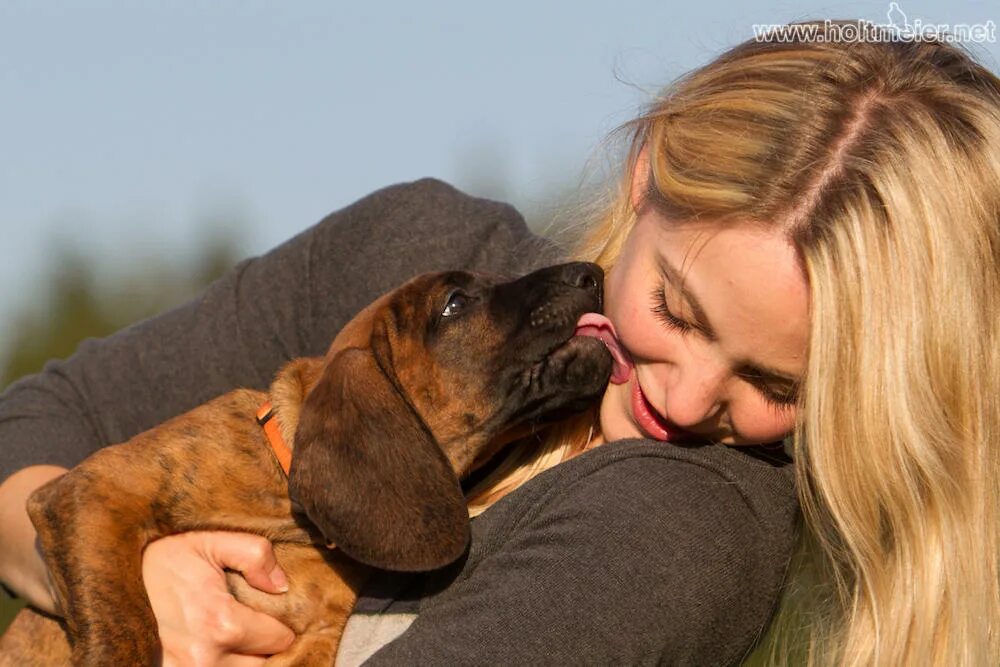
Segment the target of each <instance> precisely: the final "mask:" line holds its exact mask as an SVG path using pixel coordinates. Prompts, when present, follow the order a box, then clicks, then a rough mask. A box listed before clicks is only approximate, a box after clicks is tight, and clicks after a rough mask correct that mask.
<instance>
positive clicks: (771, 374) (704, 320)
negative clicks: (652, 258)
mask: <svg viewBox="0 0 1000 667" xmlns="http://www.w3.org/2000/svg"><path fill="white" fill-rule="evenodd" d="M658 259H659V262H658V263H659V265H660V271H661V273H663V276H664V277H665V278H666V279H667V280H669V281H670V284H671V285H673V286H674V289H676V290H677V291H678V292H680V294H681V296H682V297H684V299H685V300H686V301H687V302H688V305H689V306H690V307H691V314H692V315H693V316H694V319H695V321H694V322H692V323H691V324H692V325H693V326H694V327H695V328H696V329H698V330H699V331H700V332H701V333H702V334H703V335H704V336H705V337H706V338H707V339H708V340H710V341H713V342H716V341H718V340H719V337H718V335H717V334H716V333H715V329H714V328H713V327H712V323H711V322H709V321H708V315H706V314H705V309H704V308H702V307H701V302H700V301H698V297H696V296H695V295H694V292H692V291H691V290H689V289H688V288H687V285H686V284H685V281H684V279H683V278H682V277H681V274H680V272H679V271H677V269H675V268H674V267H673V266H671V264H670V262H669V261H667V258H666V257H663V256H662V255H659V256H658ZM735 369H736V370H735V372H736V373H737V374H738V375H742V376H744V377H750V378H753V379H755V380H758V381H761V382H775V383H779V384H785V385H789V386H793V385H797V384H798V383H799V382H800V379H799V378H797V377H795V376H794V375H789V374H788V373H784V372H782V371H780V370H778V369H776V368H771V367H769V366H766V365H763V364H759V363H757V362H755V361H751V360H750V359H740V360H738V361H737V362H736V364H735Z"/></svg>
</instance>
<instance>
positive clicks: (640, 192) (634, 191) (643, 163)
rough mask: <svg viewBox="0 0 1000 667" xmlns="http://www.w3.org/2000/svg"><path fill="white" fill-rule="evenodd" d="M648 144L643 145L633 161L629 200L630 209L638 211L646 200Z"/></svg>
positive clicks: (648, 174)
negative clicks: (630, 200)
mask: <svg viewBox="0 0 1000 667" xmlns="http://www.w3.org/2000/svg"><path fill="white" fill-rule="evenodd" d="M649 176H650V173H649V144H648V143H646V144H643V145H642V148H640V149H639V155H638V156H637V157H636V159H635V166H634V167H633V169H632V184H631V193H630V194H631V198H632V209H633V210H635V211H638V210H639V207H640V206H642V202H643V200H644V199H645V198H646V191H647V189H648V188H649Z"/></svg>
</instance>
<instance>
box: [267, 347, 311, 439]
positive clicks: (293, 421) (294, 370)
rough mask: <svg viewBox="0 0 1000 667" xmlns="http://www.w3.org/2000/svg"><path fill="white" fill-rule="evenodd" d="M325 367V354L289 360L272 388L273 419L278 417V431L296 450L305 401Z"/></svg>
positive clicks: (269, 392) (269, 394)
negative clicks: (296, 433) (296, 431)
mask: <svg viewBox="0 0 1000 667" xmlns="http://www.w3.org/2000/svg"><path fill="white" fill-rule="evenodd" d="M322 371H323V358H322V357H306V358H302V359H295V360H294V361H290V362H289V363H287V364H285V366H284V367H282V369H281V370H280V371H278V375H277V376H276V377H275V379H274V382H272V383H271V387H270V389H269V390H268V400H270V402H271V408H272V411H273V415H274V416H273V419H276V420H277V423H278V432H279V433H280V434H281V438H282V440H284V441H285V445H286V446H287V447H288V448H289V449H290V450H292V451H295V429H296V428H298V425H299V415H300V414H301V412H302V402H303V401H304V400H305V398H306V394H308V393H309V390H311V389H312V388H313V387H314V386H315V385H316V383H317V382H318V381H319V376H320V373H322Z"/></svg>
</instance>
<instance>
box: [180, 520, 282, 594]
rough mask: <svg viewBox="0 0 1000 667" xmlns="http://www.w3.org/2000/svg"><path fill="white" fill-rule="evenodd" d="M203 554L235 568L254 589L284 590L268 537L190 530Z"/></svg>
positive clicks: (274, 591) (214, 560)
mask: <svg viewBox="0 0 1000 667" xmlns="http://www.w3.org/2000/svg"><path fill="white" fill-rule="evenodd" d="M191 535H192V536H195V537H196V539H198V542H199V544H200V545H201V548H202V551H203V553H204V555H205V557H206V558H207V559H208V560H210V561H211V562H213V563H215V564H216V565H218V566H219V567H221V568H223V569H226V568H228V569H230V570H236V571H237V572H239V573H241V574H242V575H243V578H244V579H246V580H247V583H249V584H250V585H251V586H253V587H254V588H257V589H259V590H262V591H264V592H265V593H284V592H285V591H287V590H288V579H287V578H286V577H285V573H284V571H283V570H282V569H281V567H280V566H279V565H278V561H277V559H276V558H275V557H274V547H273V546H272V545H271V542H270V540H268V539H267V538H265V537H261V536H259V535H250V534H249V533H191Z"/></svg>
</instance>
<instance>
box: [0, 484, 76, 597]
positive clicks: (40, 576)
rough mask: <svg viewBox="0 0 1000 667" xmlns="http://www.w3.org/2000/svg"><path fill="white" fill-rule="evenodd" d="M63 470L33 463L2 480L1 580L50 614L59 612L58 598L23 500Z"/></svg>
mask: <svg viewBox="0 0 1000 667" xmlns="http://www.w3.org/2000/svg"><path fill="white" fill-rule="evenodd" d="M64 472H66V469H65V468H60V467H59V466H46V465H40V466H30V467H28V468H25V469H23V470H19V471H18V472H16V473H15V474H13V475H11V476H10V477H9V478H7V479H6V480H5V481H4V482H3V484H0V535H3V539H2V540H0V581H4V582H7V583H8V584H10V586H11V588H12V589H13V590H14V591H15V592H17V593H18V594H19V595H20V596H21V597H23V598H24V599H25V600H27V601H28V603H29V604H32V605H34V606H36V607H38V608H39V609H42V610H44V611H47V612H49V613H50V614H51V613H56V608H55V602H54V601H53V597H52V591H51V590H50V589H49V578H48V575H47V574H46V569H45V563H44V562H43V561H42V558H41V555H40V554H39V553H38V551H37V550H36V549H35V528H34V526H32V525H31V521H30V520H29V519H28V514H27V512H26V511H25V510H24V504H25V501H27V499H28V496H29V495H31V492H32V491H34V490H35V489H37V488H38V487H40V486H41V485H42V484H45V483H46V482H47V481H49V480H50V479H55V478H56V477H58V476H59V475H61V474H63V473H64Z"/></svg>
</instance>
